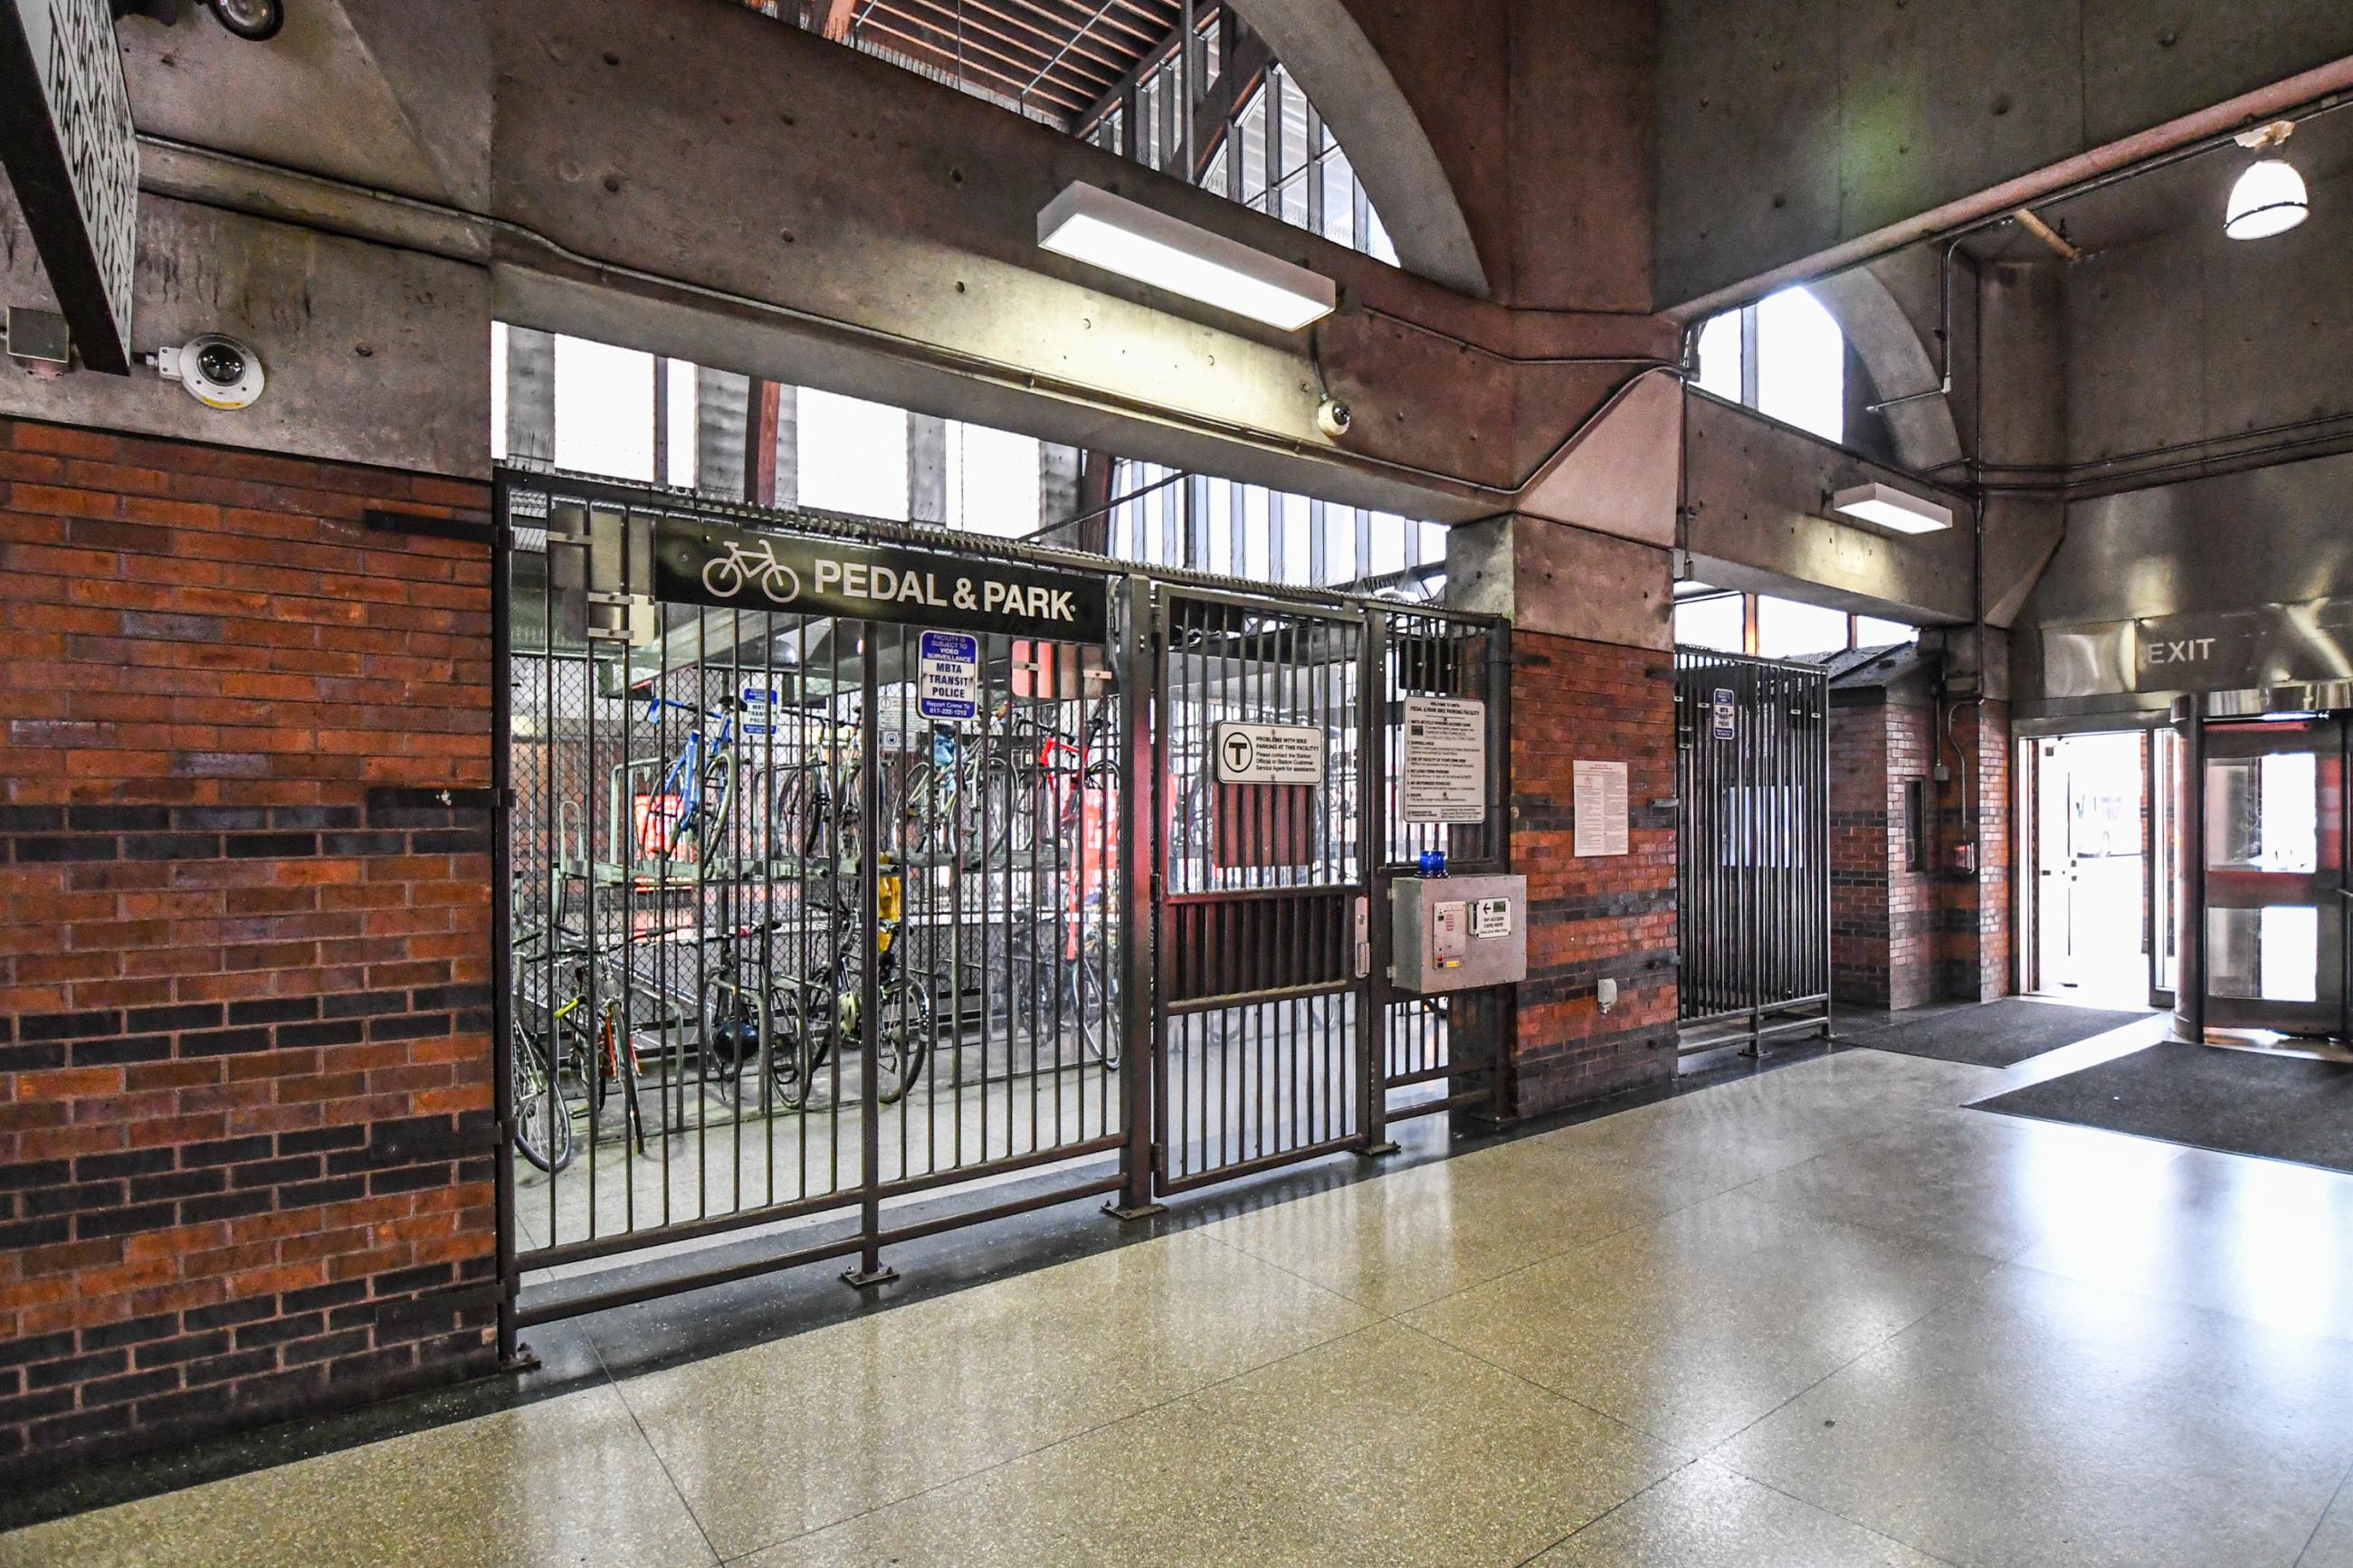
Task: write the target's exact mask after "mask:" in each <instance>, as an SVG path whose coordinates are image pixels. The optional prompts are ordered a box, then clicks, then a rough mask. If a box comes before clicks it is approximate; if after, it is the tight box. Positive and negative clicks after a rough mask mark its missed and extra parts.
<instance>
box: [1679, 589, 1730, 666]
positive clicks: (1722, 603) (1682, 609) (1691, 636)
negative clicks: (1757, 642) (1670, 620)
mask: <svg viewBox="0 0 2353 1568" xmlns="http://www.w3.org/2000/svg"><path fill="white" fill-rule="evenodd" d="M1747 635H1748V605H1747V601H1746V600H1745V599H1743V598H1742V597H1741V595H1738V594H1712V595H1708V596H1707V597H1705V598H1701V599H1684V600H1682V601H1681V602H1679V603H1678V604H1677V605H1675V641H1677V642H1679V643H1683V644H1685V645H1687V646H1688V647H1712V648H1715V650H1717V651H1718V652H1719V653H1739V652H1742V651H1744V650H1745V648H1746V646H1747Z"/></svg>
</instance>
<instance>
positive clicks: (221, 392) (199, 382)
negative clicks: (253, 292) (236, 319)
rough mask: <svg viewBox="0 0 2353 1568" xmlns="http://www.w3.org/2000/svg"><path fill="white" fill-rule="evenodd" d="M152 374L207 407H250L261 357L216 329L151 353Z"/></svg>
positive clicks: (260, 382) (256, 395) (260, 381)
mask: <svg viewBox="0 0 2353 1568" xmlns="http://www.w3.org/2000/svg"><path fill="white" fill-rule="evenodd" d="M155 373H156V374H158V375H161V376H162V377H163V378H164V380H165V381H176V382H178V383H179V384H181V385H182V386H185V387H186V388H187V389H188V395H189V396H190V397H193V398H195V400H196V401H197V402H198V403H201V404H203V405H205V406H206V407H207V408H250V407H252V406H253V405H254V402H255V401H256V400H257V399H259V397H260V396H261V388H262V385H263V382H264V377H263V375H262V371H261V356H260V355H259V354H258V353H254V352H253V351H252V350H251V349H249V348H248V347H246V346H245V345H244V344H243V343H241V342H237V340H236V339H235V338H231V337H224V336H223V335H222V334H220V333H219V332H206V333H204V334H202V335H201V336H198V337H194V338H190V339H189V340H188V341H187V342H186V343H185V345H184V346H182V347H180V348H176V349H164V350H163V351H162V352H160V353H157V354H156V356H155Z"/></svg>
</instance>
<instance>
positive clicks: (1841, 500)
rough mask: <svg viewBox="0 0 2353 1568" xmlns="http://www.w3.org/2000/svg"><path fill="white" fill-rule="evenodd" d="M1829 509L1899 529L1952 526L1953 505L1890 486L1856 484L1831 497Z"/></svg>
mask: <svg viewBox="0 0 2353 1568" xmlns="http://www.w3.org/2000/svg"><path fill="white" fill-rule="evenodd" d="M1831 510H1833V511H1842V512H1844V513H1846V515H1847V516H1849V517H1859V518H1861V519H1862V521H1865V522H1869V523H1876V524H1877V525H1878V526H1879V527H1881V528H1892V529H1894V531H1896V532H1898V533H1935V532H1936V531H1939V530H1942V529H1947V528H1950V527H1952V526H1953V509H1952V508H1951V507H1948V506H1938V505H1937V504H1936V502H1935V501H1932V500H1921V499H1920V498H1919V497H1918V496H1915V495H1906V494H1905V492H1904V491H1902V490H1899V489H1894V488H1893V487H1892V486H1888V485H1881V484H1869V485H1855V486H1852V487H1851V488H1849V489H1842V490H1841V491H1839V493H1838V494H1836V495H1834V496H1832V497H1831Z"/></svg>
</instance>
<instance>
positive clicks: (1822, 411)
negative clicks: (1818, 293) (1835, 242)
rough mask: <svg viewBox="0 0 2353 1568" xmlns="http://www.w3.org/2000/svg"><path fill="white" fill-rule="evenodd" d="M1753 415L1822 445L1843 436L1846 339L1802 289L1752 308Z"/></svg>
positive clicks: (1840, 438) (1789, 291)
mask: <svg viewBox="0 0 2353 1568" xmlns="http://www.w3.org/2000/svg"><path fill="white" fill-rule="evenodd" d="M1757 412H1758V413H1759V414H1763V415H1767V416H1770V417H1772V418H1775V419H1778V420H1781V421H1783V422H1784V423H1786V424H1790V425H1795V426H1797V427H1798V428H1799V429H1800V430H1810V431H1812V432H1813V433H1814V434H1815V435H1817V436H1820V437H1821V438H1822V439H1823V440H1825V441H1842V440H1844V439H1845V438H1846V339H1845V337H1844V336H1843V335H1842V334H1841V332H1840V331H1839V329H1838V323H1837V322H1836V321H1832V320H1831V313H1830V312H1829V311H1828V310H1824V309H1823V308H1822V305H1821V301H1820V300H1816V299H1815V298H1814V297H1813V296H1812V295H1811V294H1810V293H1808V292H1807V291H1806V290H1805V289H1782V290H1781V291H1780V292H1779V293H1778V294H1775V295H1772V296H1770V297H1768V298H1767V300H1765V301H1764V302H1763V303H1761V304H1759V305H1758V306H1757Z"/></svg>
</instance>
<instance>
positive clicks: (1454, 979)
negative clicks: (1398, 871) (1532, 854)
mask: <svg viewBox="0 0 2353 1568" xmlns="http://www.w3.org/2000/svg"><path fill="white" fill-rule="evenodd" d="M1389 900H1390V904H1389V935H1390V945H1389V955H1390V956H1389V962H1390V984H1393V985H1395V986H1396V987H1397V988H1398V990H1399V991H1409V992H1414V993H1418V994H1422V995H1430V994H1437V993H1440V992H1447V991H1470V990H1475V989H1476V988H1478V987H1480V986H1482V985H1508V984H1513V983H1514V982H1516V981H1520V980H1525V979H1526V978H1527V973H1528V919H1527V916H1528V879H1526V878H1525V877H1399V878H1397V879H1394V880H1393V881H1391V882H1390V883H1389Z"/></svg>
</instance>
